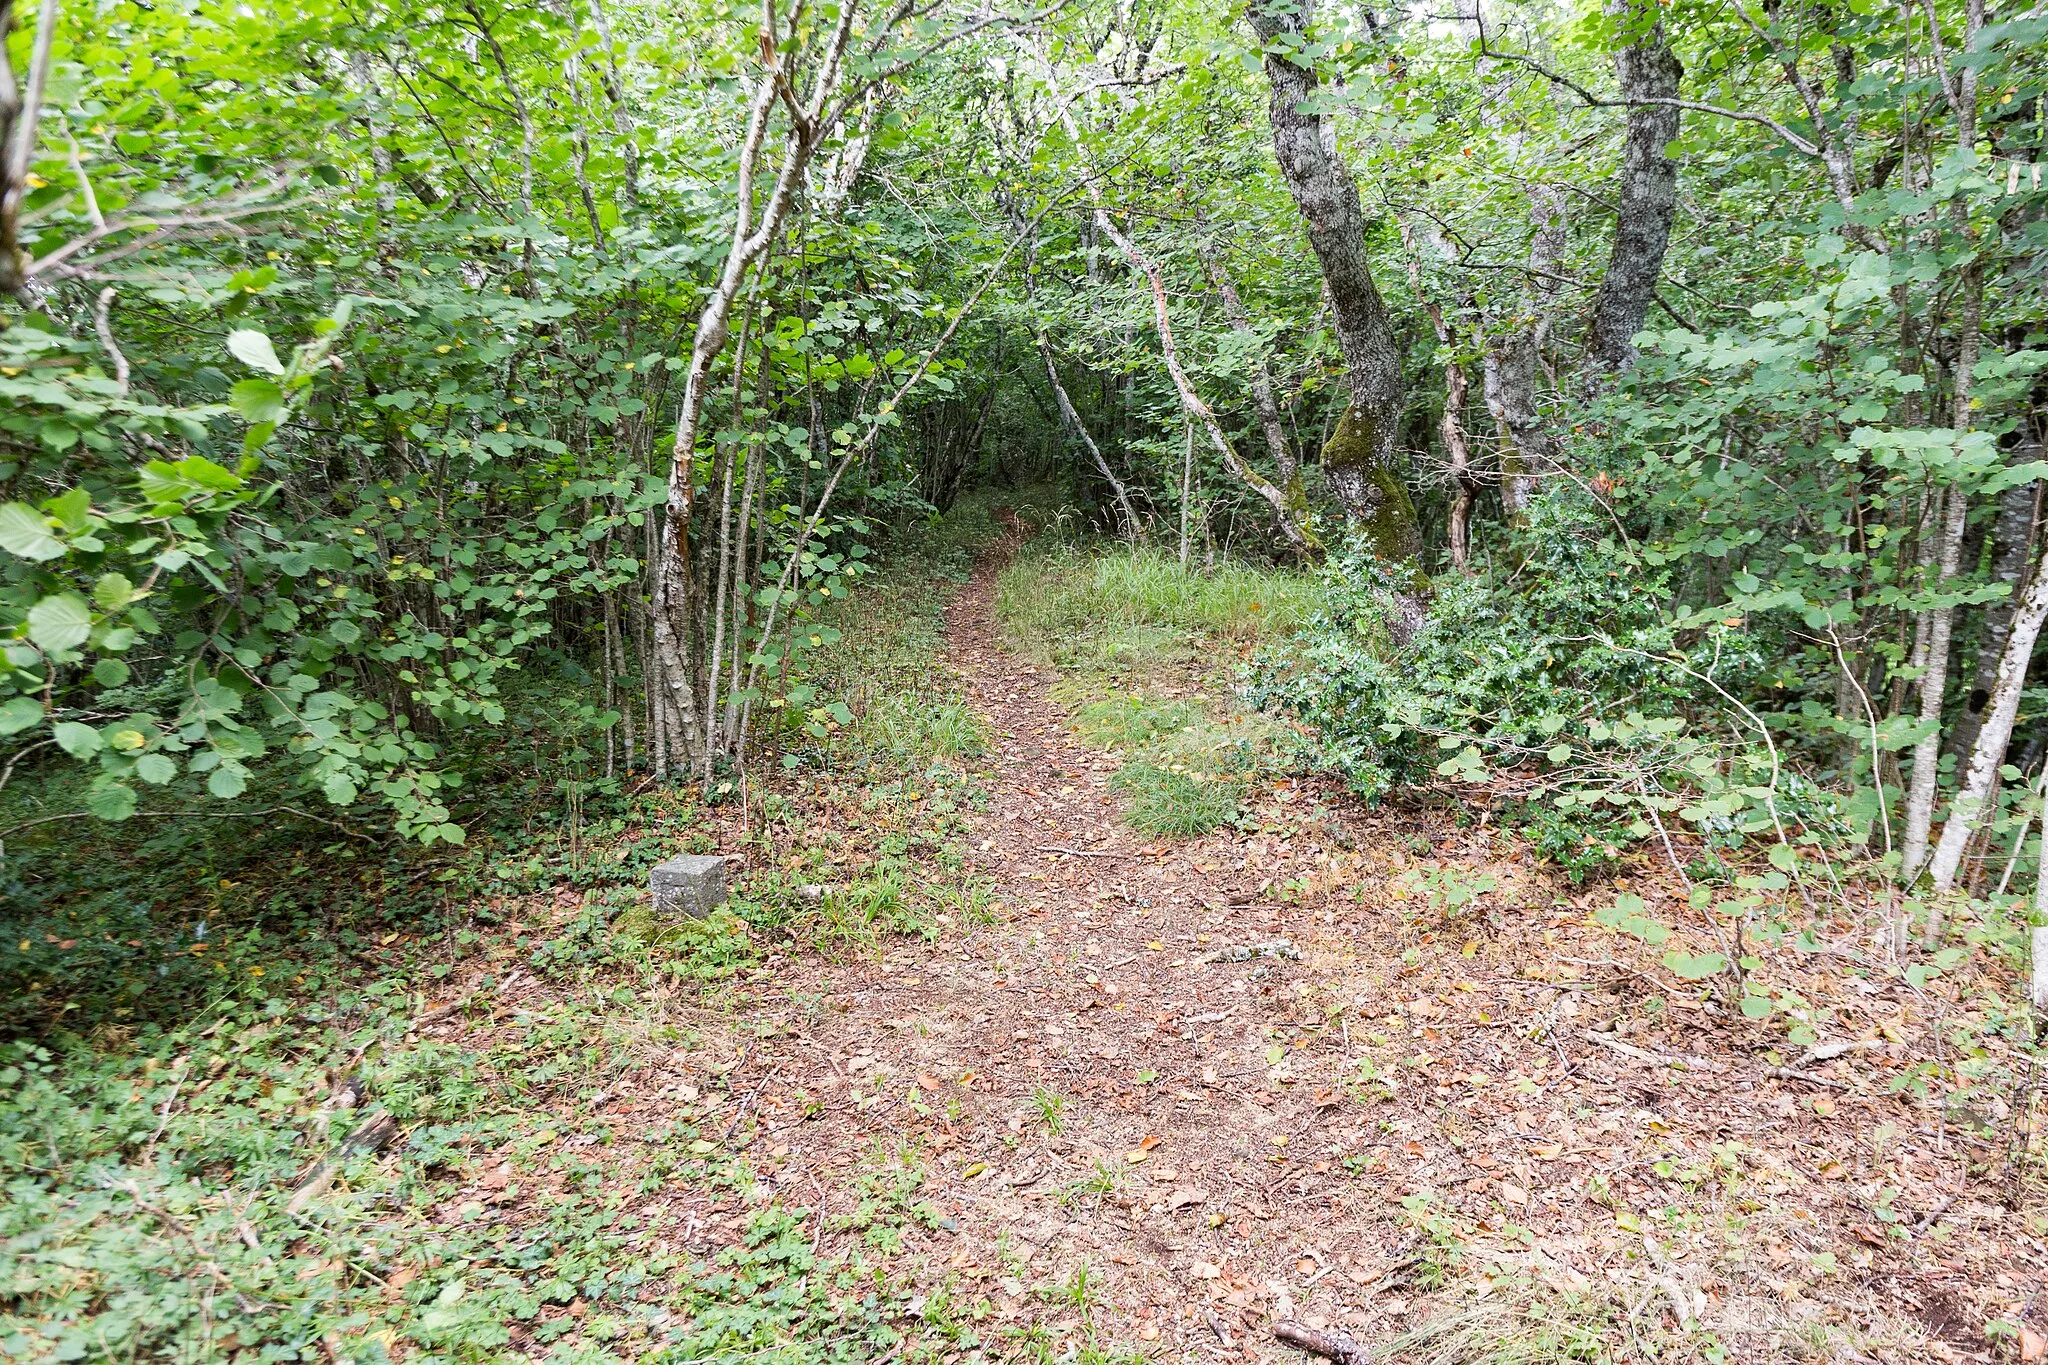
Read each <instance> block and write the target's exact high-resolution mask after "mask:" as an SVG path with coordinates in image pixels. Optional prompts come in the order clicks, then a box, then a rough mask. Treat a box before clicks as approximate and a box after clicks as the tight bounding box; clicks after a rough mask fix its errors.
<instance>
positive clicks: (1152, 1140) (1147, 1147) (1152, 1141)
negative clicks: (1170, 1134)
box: [1138, 1133, 1166, 1152]
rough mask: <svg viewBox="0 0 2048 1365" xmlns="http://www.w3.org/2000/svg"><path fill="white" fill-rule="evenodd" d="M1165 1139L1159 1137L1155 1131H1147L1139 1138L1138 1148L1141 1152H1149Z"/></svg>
mask: <svg viewBox="0 0 2048 1365" xmlns="http://www.w3.org/2000/svg"><path fill="white" fill-rule="evenodd" d="M1164 1141H1166V1139H1165V1138H1162V1137H1159V1136H1157V1135H1156V1134H1153V1133H1147V1134H1146V1135H1145V1136H1143V1137H1141V1138H1139V1139H1138V1150H1139V1151H1141V1152H1149V1151H1151V1150H1152V1149H1153V1148H1154V1147H1157V1146H1158V1145H1159V1144H1160V1143H1162V1142H1164Z"/></svg>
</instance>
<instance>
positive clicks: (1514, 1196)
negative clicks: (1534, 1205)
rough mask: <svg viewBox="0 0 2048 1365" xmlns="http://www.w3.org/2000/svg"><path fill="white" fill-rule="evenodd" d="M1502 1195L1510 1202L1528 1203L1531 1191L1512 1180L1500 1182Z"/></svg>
mask: <svg viewBox="0 0 2048 1365" xmlns="http://www.w3.org/2000/svg"><path fill="white" fill-rule="evenodd" d="M1500 1197H1501V1198H1502V1199H1505V1200H1506V1201H1507V1202H1508V1203H1510V1204H1526V1203H1528V1202H1529V1192H1528V1191H1527V1190H1525V1189H1523V1188H1522V1187H1521V1186H1520V1185H1517V1184H1515V1183H1514V1182H1513V1181H1512V1180H1503V1181H1501V1182H1500Z"/></svg>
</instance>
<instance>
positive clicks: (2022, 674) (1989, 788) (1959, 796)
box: [1927, 571, 2048, 891]
mask: <svg viewBox="0 0 2048 1365" xmlns="http://www.w3.org/2000/svg"><path fill="white" fill-rule="evenodd" d="M2044 620H2048V573H2043V572H2039V571H2036V572H2035V574H2034V577H2033V581H2032V582H2030V583H2029V584H2028V585H2027V591H2026V594H2025V596H2023V597H2022V598H2021V599H2020V602H2019V606H2018V608H2017V609H2016V610H2015V611H2014V612H2013V618H2012V626H2011V629H2010V630H2009V631H2008V633H2007V635H2006V639H2005V649H2004V651H2003V652H2002V653H2001V655H2000V657H1999V661H1998V679H1997V681H1996V683H1994V684H1993V686H1992V689H1991V700H1990V701H1989V702H1987V703H1986V704H1985V707H1984V720H1983V723H1982V725H1981V726H1980V727H1979V728H1978V731H1977V743H1976V745H1975V746H1974V748H1973V749H1972V750H1971V753H1970V761H1969V767H1968V769H1967V770H1966V771H1965V773H1964V776H1963V782H1962V787H1961V789H1960V790H1959V791H1957V793H1956V799H1955V802H1954V804H1953V805H1952V806H1951V807H1950V809H1949V816H1948V823H1947V824H1946V825H1944V826H1942V830H1941V842H1940V843H1938V844H1937V845H1936V846H1935V849H1934V857H1933V860H1932V861H1931V862H1929V863H1928V865H1927V874H1928V876H1929V877H1930V878H1932V879H1933V882H1934V887H1935V889H1936V890H1937V891H1947V890H1948V889H1949V888H1951V887H1953V886H1954V885H1955V881H1956V874H1957V873H1958V872H1959V871H1960V870H1961V868H1962V864H1963V853H1964V850H1965V849H1966V848H1967V847H1968V846H1969V842H1970V835H1971V834H1972V833H1973V832H1974V831H1975V830H1976V827H1977V823H1978V821H1979V820H1980V819H1981V817H1982V816H1983V814H1984V812H1985V811H1987V810H1989V809H1990V808H1991V806H1992V804H1993V803H1994V798H1995V797H1996V794H1997V790H1998V770H1999V768H2000V767H2001V766H2002V765H2003V764H2004V762H2005V751H2006V747H2007V746H2008V745H2009V744H2010V743H2011V742H2012V727H2013V721H2014V720H2015V719H2016V718H2017V717H2018V716H2019V711H2020V692H2021V691H2022V689H2024V688H2025V686H2026V682H2027V665H2028V664H2030V663H2032V662H2033V658H2034V642H2035V641H2036V639H2038V638H2039V636H2040V634H2041V625H2042V622H2043V621H2044Z"/></svg>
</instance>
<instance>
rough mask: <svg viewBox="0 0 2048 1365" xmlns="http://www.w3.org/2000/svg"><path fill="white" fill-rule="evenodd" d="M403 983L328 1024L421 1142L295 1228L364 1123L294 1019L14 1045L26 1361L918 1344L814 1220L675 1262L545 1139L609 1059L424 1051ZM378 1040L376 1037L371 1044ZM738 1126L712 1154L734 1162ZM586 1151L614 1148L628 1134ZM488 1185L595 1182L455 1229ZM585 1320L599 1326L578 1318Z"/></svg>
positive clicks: (742, 1353) (350, 1168) (6, 1065)
mask: <svg viewBox="0 0 2048 1365" xmlns="http://www.w3.org/2000/svg"><path fill="white" fill-rule="evenodd" d="M393 984H394V983H392V982H389V981H380V982H377V983H375V984H374V985H372V986H371V987H370V988H369V990H368V991H366V992H365V993H364V994H363V995H361V996H356V997H351V998H348V999H346V1000H345V1001H344V1002H343V1003H342V1007H341V1008H340V1009H337V1010H334V1011H332V1012H322V1013H321V1017H320V1018H319V1019H317V1020H316V1023H317V1024H319V1025H321V1026H324V1028H325V1029H326V1030H327V1031H328V1039H327V1040H328V1041H329V1042H331V1043H332V1044H333V1045H334V1047H335V1048H336V1049H337V1055H347V1054H348V1053H349V1052H354V1054H355V1055H358V1056H364V1057H367V1058H369V1059H370V1060H368V1061H367V1062H366V1063H365V1066H364V1068H363V1072H362V1081H363V1083H364V1084H365V1086H366V1088H367V1090H368V1092H369V1094H370V1095H371V1096H372V1097H373V1098H374V1102H375V1104H376V1105H377V1106H378V1107H379V1108H381V1109H382V1110H384V1111H385V1112H388V1113H389V1114H391V1115H392V1116H393V1117H395V1118H396V1119H397V1120H398V1121H399V1122H400V1123H401V1124H402V1125H403V1126H404V1127H405V1128H406V1129H407V1130H408V1131H409V1133H410V1137H409V1139H408V1140H407V1141H405V1142H404V1143H402V1144H400V1145H399V1146H397V1147H395V1148H394V1149H393V1153H394V1154H395V1155H392V1156H387V1157H386V1158H384V1159H382V1160H380V1159H378V1158H376V1157H374V1156H366V1155H359V1156H356V1157H353V1158H344V1159H343V1163H342V1170H341V1171H340V1173H339V1178H338V1179H337V1180H336V1181H335V1182H334V1184H333V1185H332V1186H331V1187H330V1189H329V1191H328V1192H326V1193H324V1194H322V1195H320V1196H319V1197H318V1198H316V1199H314V1200H313V1201H312V1203H311V1204H310V1206H309V1207H308V1208H307V1210H306V1211H305V1212H304V1213H300V1214H295V1213H293V1212H291V1211H290V1210H289V1209H288V1208H287V1204H288V1202H289V1200H290V1198H291V1193H292V1181H293V1178H294V1176H295V1174H296V1173H297V1172H298V1171H299V1170H300V1168H301V1167H302V1166H304V1165H305V1163H306V1161H307V1158H308V1155H309V1153H311V1154H314V1155H318V1154H320V1153H323V1152H325V1153H328V1154H333V1153H335V1152H336V1151H337V1150H338V1144H339V1143H340V1141H341V1139H342V1137H343V1136H344V1135H345V1134H346V1133H347V1132H348V1131H349V1130H350V1129H351V1128H352V1127H353V1126H354V1125H355V1124H356V1123H357V1122H358V1121H359V1120H360V1119H361V1118H362V1114H361V1112H351V1111H348V1110H334V1109H332V1108H331V1107H329V1106H326V1105H325V1104H323V1101H324V1100H325V1099H326V1097H327V1094H328V1088H329V1077H328V1074H327V1072H326V1069H325V1066H324V1062H323V1057H324V1053H322V1052H319V1051H318V1050H315V1051H313V1052H308V1051H307V1050H305V1049H302V1048H300V1047H298V1046H295V1045H294V1043H293V1042H292V1038H293V1036H294V1031H293V1030H292V1029H291V1028H289V1027H287V1024H286V1015H285V1011H282V1010H279V1011H275V1012H264V1011H255V1012H247V1013H245V1012H242V1011H231V1012H229V1013H227V1014H225V1015H223V1016H222V1017H221V1018H220V1019H218V1020H217V1021H216V1023H215V1024H214V1025H212V1026H209V1027H207V1028H206V1029H204V1030H203V1031H175V1032H171V1033H167V1034H161V1035H156V1036H155V1037H153V1038H152V1039H151V1040H150V1041H149V1042H148V1043H147V1045H145V1046H144V1047H143V1048H141V1049H140V1052H139V1055H137V1056H133V1057H129V1058H112V1057H102V1056H96V1055H94V1054H92V1053H89V1052H86V1051H84V1050H83V1049H80V1048H76V1047H74V1048H71V1049H69V1050H67V1051H64V1052H61V1053H60V1052H55V1051H52V1050H50V1049H47V1048H42V1047H37V1046H34V1045H31V1044H13V1045H8V1047H7V1050H6V1052H5V1054H4V1056H0V1087H4V1088H0V1180H4V1181H5V1188H6V1189H7V1192H8V1198H7V1199H6V1201H4V1203H0V1246H5V1247H6V1248H7V1253H8V1257H7V1259H8V1267H9V1269H8V1276H7V1280H6V1285H5V1293H4V1298H0V1341H5V1342H7V1343H8V1345H7V1350H8V1352H9V1353H10V1354H12V1355H15V1356H19V1357H23V1358H31V1359H57V1360H70V1359H104V1358H108V1357H109V1356H120V1357H122V1358H130V1357H134V1358H146V1357H156V1356H162V1357H165V1358H172V1359H204V1358H213V1357H215V1356H218V1355H219V1354H221V1353H223V1352H226V1351H231V1350H252V1351H256V1352H260V1353H262V1354H264V1355H266V1356H276V1357H278V1358H285V1359H290V1358H293V1357H294V1356H295V1355H308V1354H319V1353H320V1352H321V1350H322V1347H321V1345H320V1343H321V1342H322V1341H323V1340H333V1339H336V1338H337V1337H340V1338H345V1339H348V1340H350V1341H352V1342H354V1343H356V1349H357V1350H358V1351H359V1352H360V1353H363V1354H362V1358H365V1359H369V1360H376V1361H381V1360H390V1359H398V1358H401V1357H403V1358H408V1359H415V1360H445V1361H454V1360H470V1359H480V1358H491V1357H494V1356H495V1355H497V1354H498V1353H500V1352H502V1351H503V1350H504V1349H505V1348H506V1346H507V1345H508V1343H509V1342H510V1341H511V1339H512V1334H513V1333H514V1332H518V1333H520V1334H522V1335H524V1336H526V1337H527V1338H528V1339H530V1340H533V1341H537V1342H556V1341H562V1340H563V1339H564V1338H568V1337H570V1336H571V1334H574V1339H575V1341H576V1342H577V1343H579V1344H578V1346H577V1349H578V1350H579V1352H580V1354H579V1357H578V1358H579V1359H590V1360H611V1359H619V1360H637V1359H644V1358H646V1355H647V1354H648V1353H649V1352H653V1351H659V1352H667V1353H672V1354H674V1355H676V1356H678V1357H679V1358H685V1359H710V1358H716V1359H729V1358H743V1357H747V1356H752V1355H758V1354H761V1353H764V1352H771V1351H772V1352H775V1353H777V1355H778V1358H782V1359H791V1360H802V1361H807V1362H808V1361H816V1362H829V1361H852V1360H860V1359H869V1358H872V1357H873V1355H874V1354H875V1353H876V1352H881V1351H887V1350H888V1349H889V1348H890V1347H891V1346H892V1345H893V1344H895V1343H896V1342H898V1341H899V1340H900V1339H901V1338H900V1334H899V1332H898V1331H897V1329H895V1328H894V1327H892V1326H890V1325H889V1320H890V1318H891V1317H892V1316H893V1315H894V1314H895V1313H896V1312H898V1311H900V1309H901V1305H902V1303H903V1300H904V1298H905V1293H904V1292H900V1291H897V1290H895V1289H893V1288H891V1287H890V1285H889V1282H888V1278H887V1276H886V1275H884V1274H881V1273H879V1272H878V1271H876V1270H874V1269H872V1268H870V1267H868V1266H866V1265H864V1264H862V1263H861V1262H860V1261H859V1260H858V1259H857V1258H856V1259H847V1260H831V1261H824V1262H820V1261H818V1260H817V1259H816V1258H815V1257H814V1255H813V1251H812V1238H811V1231H812V1224H813V1222H814V1218H813V1215H812V1214H811V1212H810V1211H809V1210H806V1209H802V1208H792V1207H785V1206H783V1205H781V1204H779V1203H771V1204H767V1205H765V1206H763V1207H761V1208H758V1209H756V1210H754V1211H753V1212H752V1213H751V1214H750V1216H749V1219H748V1221H747V1224H746V1227H745V1230H744V1233H743V1235H742V1236H741V1238H740V1239H739V1241H738V1242H737V1243H736V1244H735V1245H733V1246H731V1247H729V1248H727V1249H725V1250H723V1251H720V1252H718V1253H716V1254H715V1255H713V1256H711V1257H709V1258H708V1259H704V1260H697V1259H694V1258H691V1257H685V1256H677V1255H674V1254H672V1253H668V1252H663V1251H650V1250H649V1249H648V1246H647V1243H646V1229H645V1227H644V1225H643V1220H642V1219H641V1217H640V1216H639V1215H635V1214H621V1213H620V1212H619V1211H618V1209H617V1205H616V1198H615V1197H614V1196H613V1194H612V1193H611V1191H610V1190H609V1189H608V1187H607V1184H606V1182H605V1181H604V1180H603V1179H601V1178H599V1177H600V1172H601V1169H602V1168H601V1167H599V1166H598V1165H595V1164H591V1163H586V1162H583V1161H581V1160H580V1159H579V1158H576V1157H573V1156H568V1157H560V1158H558V1157H557V1156H556V1155H555V1153H556V1149H555V1147H554V1145H553V1144H554V1143H555V1142H556V1140H557V1139H558V1138H564V1137H571V1136H578V1134H576V1133H574V1132H571V1131H565V1130H563V1129H562V1128H560V1127H557V1126H550V1123H551V1121H546V1120H544V1121H543V1122H542V1123H541V1124H539V1125H538V1126H536V1125H535V1124H534V1120H533V1115H532V1113H531V1110H530V1104H531V1102H532V1101H533V1099H535V1098H537V1097H538V1096H540V1095H541V1094H544V1093H545V1092H546V1091H548V1090H550V1089H552V1088H556V1087H559V1086H562V1085H565V1084H573V1083H574V1078H576V1077H577V1076H578V1075H579V1068H581V1069H580V1076H581V1077H582V1078H584V1079H588V1078H589V1077H591V1076H592V1075H593V1072H592V1071H591V1070H589V1069H588V1068H589V1066H590V1064H591V1063H593V1062H595V1061H596V1060H597V1059H598V1057H599V1055H600V1052H601V1049H600V1048H599V1047H598V1044H599V1042H600V1039H598V1038H597V1037H596V1036H595V1035H594V1034H592V1033H590V1032H588V1031H586V1030H585V1029H583V1028H581V1027H579V1026H575V1025H570V1026H567V1027H557V1028H555V1029H553V1030H552V1032H548V1031H547V1030H546V1029H544V1028H543V1026H542V1025H540V1023H539V1022H538V1021H533V1020H524V1022H526V1023H527V1024H528V1026H529V1028H530V1029H531V1030H532V1031H533V1033H534V1035H535V1041H537V1042H544V1044H545V1046H543V1047H540V1048H536V1049H533V1050H532V1051H531V1053H529V1052H528V1050H527V1049H526V1048H525V1047H524V1045H521V1046H520V1047H518V1048H514V1049H509V1050H501V1051H499V1052H496V1053H494V1054H493V1055H492V1056H490V1057H489V1058H487V1059H486V1058H479V1057H475V1056H472V1055H470V1054H468V1053H465V1052H463V1051H462V1050H459V1049H450V1048H441V1047H433V1046H421V1045H407V1044H405V1043H404V1042H403V1035H404V1025H403V1018H402V1016H401V1017H396V1018H394V1017H393V1016H391V1015H390V1014H388V1013H386V1011H387V1010H388V1009H389V1007H390V1005H391V1004H393V1003H401V1004H402V1003H403V1000H404V992H403V991H402V990H394V989H393ZM365 1014H369V1015H370V1016H371V1017H372V1022H371V1023H369V1024H367V1025H363V1024H360V1023H355V1024H352V1023H351V1022H350V1021H351V1020H357V1021H360V1020H361V1019H363V1018H364V1016H365ZM522 1018H523V1017H522ZM543 1032H548V1036H547V1037H545V1038H544V1039H543V1038H542V1037H541V1036H540V1035H541V1034H542V1033H543ZM542 1058H545V1059H546V1061H544V1062H543V1061H541V1060H540V1059H542ZM561 1063H568V1065H567V1066H562V1065H561ZM551 1069H552V1072H553V1075H552V1076H551V1075H550V1071H551ZM487 1070H488V1073H494V1074H495V1076H496V1078H497V1079H496V1080H488V1079H487ZM508 1080H510V1081H511V1082H512V1083H511V1084H507V1081H508ZM723 1126H724V1125H723V1124H722V1123H715V1122H708V1123H707V1124H706V1125H705V1129H706V1130H707V1131H709V1132H710V1133H711V1135H712V1136H713V1137H714V1138H715V1137H716V1135H717V1132H718V1131H719V1130H720V1129H722V1128H723ZM301 1129H304V1130H305V1132H306V1133H307V1134H308V1140H307V1141H305V1142H301V1141H299V1140H298V1139H299V1133H300V1130H301ZM582 1136H585V1137H587V1138H589V1139H590V1140H591V1141H593V1142H602V1141H608V1140H609V1139H610V1133H609V1131H608V1125H606V1124H605V1123H604V1121H602V1120H598V1121H596V1122H595V1124H594V1125H593V1126H591V1127H590V1128H588V1129H587V1130H586V1132H585V1133H584V1134H582ZM641 1136H642V1139H643V1141H644V1142H645V1143H646V1144H648V1146H647V1149H646V1150H647V1152H648V1153H649V1155H650V1156H651V1157H652V1158H653V1161H654V1163H655V1168H656V1169H658V1170H660V1171H664V1172H667V1173H669V1177H668V1178H671V1179H674V1180H677V1181H682V1182H686V1183H696V1182H702V1183H705V1184H713V1183H719V1184H724V1183H751V1177H750V1176H749V1175H748V1174H747V1172H746V1170H745V1168H744V1167H743V1166H740V1165H738V1164H737V1163H733V1162H730V1161H729V1160H727V1159H725V1158H721V1157H719V1156H717V1155H715V1152H716V1149H717V1143H716V1142H714V1141H707V1140H706V1139H705V1138H703V1137H701V1136H700V1130H699V1128H698V1127H697V1125H695V1124H694V1123H691V1122H688V1121H683V1122H678V1123H673V1124H667V1125H663V1126H661V1127H660V1128H657V1129H655V1130H652V1131H650V1132H648V1133H646V1134H643V1135H641ZM700 1148H701V1149H704V1150H705V1151H706V1152H710V1153H713V1154H712V1155H709V1156H704V1155H699V1149H700ZM562 1150H563V1151H565V1152H573V1151H574V1150H575V1149H574V1148H565V1149H562ZM592 1150H593V1151H601V1150H602V1149H601V1148H593V1149H592ZM486 1163H488V1164H493V1165H495V1164H498V1163H505V1164H507V1165H508V1166H509V1167H510V1169H511V1171H512V1173H513V1177H514V1189H515V1190H517V1189H519V1188H522V1187H525V1186H530V1185H532V1184H535V1183H537V1182H541V1181H544V1180H546V1179H547V1178H548V1176H549V1168H550V1167H553V1168H554V1169H555V1170H556V1171H557V1172H567V1173H568V1175H569V1176H570V1178H569V1179H568V1180H566V1181H560V1182H559V1187H558V1189H557V1190H556V1192H555V1193H553V1194H552V1195H551V1196H550V1197H548V1198H546V1199H542V1200H537V1201H532V1202H530V1203H528V1204H526V1205H525V1206H524V1211H523V1214H522V1217H521V1219H520V1220H519V1222H518V1223H517V1224H516V1225H514V1224H511V1223H508V1222H506V1221H505V1220H504V1219H503V1218H501V1217H499V1216H496V1215H494V1214H491V1213H488V1212H487V1211H486V1205H484V1204H483V1203H481V1202H475V1201H472V1202H468V1203H464V1204H462V1205H461V1206H460V1209H459V1211H458V1212H457V1213H456V1215H455V1216H453V1217H444V1216H442V1212H441V1210H442V1205H443V1204H444V1202H445V1201H449V1200H451V1199H453V1198H454V1196H456V1195H457V1194H458V1193H459V1192H461V1191H463V1190H464V1189H465V1187H468V1186H469V1185H470V1181H471V1178H472V1177H473V1176H474V1175H475V1174H477V1173H480V1171H481V1170H482V1169H484V1167H485V1164H486ZM557 1179H558V1181H559V1176H557ZM472 1192H473V1190H472ZM863 1207H864V1208H865V1207H866V1206H865V1205H864V1206H863ZM896 1208H897V1204H896V1203H895V1202H893V1201H892V1202H891V1203H890V1205H889V1207H888V1208H887V1209H879V1208H878V1209H877V1210H876V1211H875V1212H873V1213H871V1214H868V1215H866V1216H867V1217H868V1218H869V1221H870V1223H872V1224H875V1225H878V1226H879V1225H880V1224H881V1222H882V1221H883V1220H885V1219H899V1218H901V1217H903V1216H906V1215H904V1214H901V1213H898V1212H896V1211H895V1210H896ZM909 1216H916V1210H915V1209H914V1208H913V1209H912V1210H911V1214H910V1215H909ZM387 1286H389V1287H387ZM572 1303H581V1304H582V1305H583V1309H582V1310H579V1311H578V1312H577V1313H575V1314H574V1315H571V1314H568V1313H566V1312H565V1311H564V1310H565V1309H566V1308H568V1307H569V1305H571V1304H572ZM951 1325H952V1324H949V1326H951Z"/></svg>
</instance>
